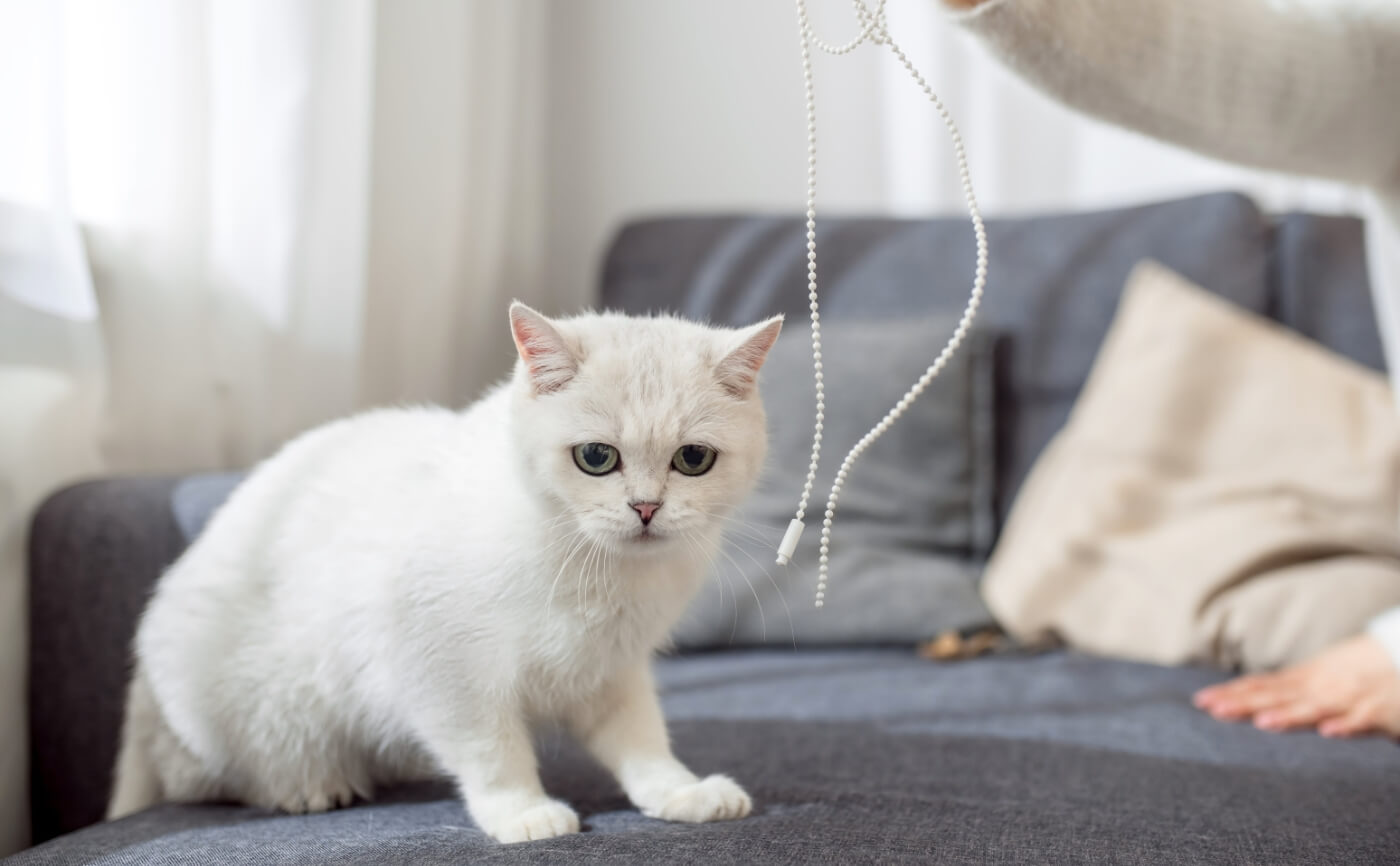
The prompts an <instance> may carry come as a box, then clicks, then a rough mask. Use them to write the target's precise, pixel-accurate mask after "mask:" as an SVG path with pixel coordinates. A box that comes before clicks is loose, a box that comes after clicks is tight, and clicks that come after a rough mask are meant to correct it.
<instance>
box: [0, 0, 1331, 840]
mask: <svg viewBox="0 0 1400 866" xmlns="http://www.w3.org/2000/svg"><path fill="white" fill-rule="evenodd" d="M811 5H812V8H813V13H814V21H815V24H816V26H817V29H818V30H819V31H820V33H821V35H823V36H825V37H826V38H828V39H831V40H837V39H840V40H844V39H845V38H848V36H849V35H850V34H852V33H853V32H854V19H853V17H852V15H851V12H850V9H849V6H848V5H847V4H846V3H845V2H844V0H812V2H811ZM890 30H891V32H892V34H894V36H895V38H896V39H898V40H899V41H900V42H901V44H902V45H903V46H904V47H905V49H906V50H907V51H908V52H909V54H910V56H911V57H912V58H913V59H914V60H915V62H916V63H917V64H918V65H919V66H920V67H921V68H922V69H923V71H924V72H925V74H926V75H927V77H928V78H929V80H930V81H931V82H932V83H933V85H934V87H935V89H936V90H938V91H939V93H940V94H941V96H942V97H943V99H944V101H945V102H946V103H947V105H948V107H949V109H950V110H951V111H952V113H953V115H954V117H955V118H957V120H958V121H959V123H960V124H961V126H962V130H963V135H964V138H965V140H966V143H967V146H968V150H969V157H970V160H971V166H972V172H973V177H974V180H975V182H976V186H977V190H978V193H979V195H980V197H981V199H982V204H983V210H984V212H985V213H988V214H993V213H1011V212H1023V211H1028V210H1049V209H1074V208H1089V207H1098V206H1104V205H1113V204H1123V203H1132V202H1137V201H1142V200H1145V199H1151V198H1163V197H1171V196H1179V195H1185V194H1188V193H1191V192H1196V191H1202V190H1208V189H1219V188H1226V187H1230V188H1237V189H1243V190H1246V191H1248V192H1251V193H1253V194H1254V195H1256V196H1257V197H1258V198H1259V199H1260V200H1261V202H1262V203H1264V204H1265V205H1266V206H1270V207H1275V208H1283V207H1309V208H1313V209H1319V210H1343V211H1344V210H1350V209H1353V208H1355V207H1356V206H1357V203H1358V200H1357V199H1356V198H1355V196H1354V195H1353V194H1352V193H1351V192H1349V191H1348V190H1345V189H1341V188H1337V187H1332V186H1329V185H1326V184H1320V183H1315V182H1302V181H1296V180H1291V179H1288V178H1282V177H1278V176H1271V175H1265V174H1259V173H1252V172H1245V171H1242V170H1239V169H1235V168H1231V167H1227V166H1223V165H1220V164H1217V163H1213V162H1210V161H1207V160H1204V159H1201V158H1198V157H1195V156H1193V155H1190V154H1187V153H1184V152H1181V151H1177V150H1173V149H1170V148H1167V147H1165V146H1162V145H1158V144H1154V143H1151V142H1148V141H1146V140H1144V139H1141V138H1138V137H1136V136H1133V135H1129V134H1127V133H1122V132H1118V131H1116V130H1112V129H1109V128H1106V127H1104V126H1102V125H1100V124H1097V123H1095V122H1091V121H1088V120H1085V119H1083V118H1080V117H1077V116H1075V115H1073V114H1071V113H1069V112H1068V111H1067V110H1065V109H1062V108H1060V107H1058V106H1056V105H1054V104H1052V103H1050V102H1049V101H1048V100H1046V99H1044V98H1042V97H1040V96H1039V95H1038V94H1036V93H1035V92H1033V91H1031V90H1030V89H1028V88H1027V87H1026V86H1025V85H1023V84H1021V83H1019V82H1018V81H1016V80H1015V79H1013V78H1012V77H1011V76H1010V74H1009V73H1007V72H1005V71H1004V70H1002V69H1001V68H1000V67H999V66H997V65H996V64H995V63H994V62H993V61H992V60H991V59H990V58H988V57H987V56H985V54H984V53H983V52H982V51H981V50H980V48H979V47H978V46H977V45H974V44H972V43H971V42H970V41H969V40H968V39H966V38H964V37H963V35H962V34H960V33H959V32H958V31H957V29H956V27H955V26H954V25H952V24H951V23H950V22H949V21H948V20H947V18H946V17H945V15H944V14H943V12H942V10H941V8H940V7H939V6H938V4H937V3H936V2H935V0H891V2H890ZM816 76H817V82H816V84H817V99H818V128H819V137H820V166H819V170H820V176H819V194H820V205H821V207H822V208H823V211H824V212H825V213H833V212H837V211H845V212H851V211H861V212H890V213H897V214H910V215H914V214H932V213H950V212H951V213H957V212H959V211H960V210H961V208H962V202H961V200H960V198H959V193H958V190H957V185H956V175H955V172H954V170H953V168H952V165H951V155H950V151H949V149H948V146H947V142H946V139H945V136H944V133H943V131H942V129H941V128H940V127H939V126H938V125H937V120H936V118H935V117H934V116H933V115H932V114H931V113H930V112H929V111H928V110H927V109H926V107H925V106H924V105H923V104H922V102H921V100H922V97H921V95H920V94H919V93H918V92H917V91H916V90H915V89H914V88H913V86H912V85H911V84H910V83H909V82H908V81H906V80H905V78H904V73H903V71H902V70H901V69H900V68H898V67H897V66H895V65H894V64H893V61H892V60H890V58H888V57H886V56H885V55H884V54H883V53H880V52H876V51H874V50H872V49H870V48H863V49H861V50H860V51H858V52H856V53H855V54H854V55H852V56H847V57H843V58H827V57H824V56H819V57H818V60H817V63H816ZM804 148H805V127H804V123H803V105H802V91H801V76H800V66H799V62H798V49H797V36H796V22H795V14H794V9H793V4H792V3H791V2H790V0H554V2H548V0H377V2H376V0H53V2H45V3H36V2H30V0H0V854H3V853H6V852H8V851H10V850H13V849H15V848H17V847H18V846H19V845H21V844H22V843H23V839H24V838H25V835H26V830H25V827H26V822H27V817H26V809H27V806H26V800H25V792H26V787H27V776H26V772H27V771H26V756H27V748H26V745H25V743H26V741H25V733H24V727H23V725H24V692H25V679H24V677H25V659H24V644H25V635H24V628H25V619H24V597H25V583H24V570H23V553H24V546H23V539H24V532H25V527H26V524H27V521H28V519H29V516H30V514H31V512H32V509H33V507H34V505H35V504H36V503H37V502H38V501H39V500H40V498H41V497H42V496H43V495H45V494H46V493H48V492H50V491H52V490H53V489H54V488H55V487H56V486H58V485H60V484H63V483H66V482H68V481H71V480H74V479H77V478H81V477H88V476H93V475H97V474H103V473H116V472H186V471H191V470H200V469H218V468H234V467H243V466H247V465H249V464H250V463H251V462H253V461H255V460H257V459H258V458H260V457H262V456H265V455H266V454H268V453H269V452H270V451H272V450H273V449H275V448H276V447H277V445H278V444H279V443H280V442H282V441H284V440H285V439H286V438H287V437H289V436H291V435H294V434H295V433H296V432H298V431H300V430H303V429H305V428H307V427H309V426H312V425H314V424H316V423H318V422H320V421H323V420H325V419H328V418H331V417H335V416H338V415H343V414H346V413H349V412H352V411H355V410H356V409H359V408H362V407H365V406H371V405H382V404H386V403H396V402H408V401H436V402H444V403H448V404H454V405H460V404H462V403H465V402H466V401H468V400H470V399H471V398H472V397H473V396H474V395H475V394H477V393H478V392H479V391H480V389H481V388H482V387H484V386H485V385H487V384H488V383H490V382H491V381H493V380H494V379H496V378H498V377H499V376H501V375H502V374H503V373H504V372H505V371H506V370H507V369H508V368H509V364H510V361H511V357H512V355H511V346H510V340H509V337H508V335H507V334H506V329H505V306H506V303H507V301H508V300H509V299H510V298H511V297H520V298H523V299H525V300H527V301H529V302H532V303H534V304H537V305H539V306H540V307H542V308H543V309H545V310H547V311H551V312H567V311H571V310H576V309H578V308H579V307H581V306H583V305H586V304H587V303H589V301H590V297H591V292H592V287H593V283H594V280H595V277H596V270H597V266H598V263H599V259H600V256H601V253H602V250H603V246H604V244H605V243H606V241H607V239H608V237H609V236H610V234H611V232H613V231H614V230H615V229H616V227H617V225H618V224H619V222H620V221H621V220H624V219H626V218H628V217H632V216H637V215H640V214H647V213H656V212H660V211H697V210H726V211H736V210H755V209H757V210H764V211H786V212H795V211H798V210H800V209H801V207H802V199H803V194H804V162H803V156H804ZM793 290H794V291H801V290H802V287H800V286H796V285H794V286H793ZM989 291H996V251H995V250H993V251H992V260H991V283H990V286H989ZM93 772H95V773H106V772H108V768H105V767H104V768H93Z"/></svg>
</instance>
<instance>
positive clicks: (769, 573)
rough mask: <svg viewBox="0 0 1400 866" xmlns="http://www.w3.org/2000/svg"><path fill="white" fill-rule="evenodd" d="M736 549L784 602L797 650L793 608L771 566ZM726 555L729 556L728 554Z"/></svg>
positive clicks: (794, 646) (794, 645)
mask: <svg viewBox="0 0 1400 866" xmlns="http://www.w3.org/2000/svg"><path fill="white" fill-rule="evenodd" d="M734 549H735V550H737V551H739V552H740V553H742V554H744V555H745V556H747V557H748V558H749V559H750V560H751V561H752V562H753V564H754V565H755V566H757V568H758V570H759V571H761V572H763V576H764V577H766V578H768V582H769V583H771V584H772V585H773V592H774V594H775V595H777V596H778V601H780V602H782V605H783V612H784V613H785V614H787V621H788V632H789V633H790V634H791V636H792V648H793V649H797V628H796V626H795V625H794V624H793V621H792V608H791V607H789V606H788V603H787V599H786V598H785V597H784V596H783V591H782V589H781V588H780V587H779V586H778V581H777V580H776V579H775V578H774V577H773V570H772V568H771V566H769V565H768V564H767V563H765V562H762V561H761V560H759V559H758V557H756V556H754V555H753V554H752V553H750V552H749V551H747V550H745V549H744V548H742V547H735V548H734ZM725 555H726V556H728V554H725Z"/></svg>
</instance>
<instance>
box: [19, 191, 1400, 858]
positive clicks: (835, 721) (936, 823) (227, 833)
mask: <svg viewBox="0 0 1400 866" xmlns="http://www.w3.org/2000/svg"><path fill="white" fill-rule="evenodd" d="M990 228H991V243H992V270H991V283H990V285H989V289H988V291H989V294H988V299H987V316H986V319H985V320H984V323H983V324H984V326H985V327H988V328H989V329H990V330H991V331H993V332H995V333H997V334H998V336H997V341H998V342H997V344H996V351H997V356H998V357H997V360H998V364H997V367H996V369H997V373H996V375H997V383H996V384H997V387H996V434H995V436H996V442H997V446H996V469H997V489H998V508H999V509H1000V510H1001V511H1003V512H1004V510H1005V508H1006V507H1008V506H1009V504H1010V496H1011V495H1012V493H1014V491H1015V489H1016V487H1017V485H1018V484H1019V482H1020V479H1021V477H1022V476H1023V474H1024V472H1025V471H1026V469H1028V468H1029V465H1030V462H1031V461H1033V460H1034V458H1035V456H1036V455H1037V454H1038V452H1039V449H1040V447H1041V446H1042V445H1043V444H1044V442H1045V441H1046V440H1047V439H1048V437H1049V436H1050V435H1051V434H1052V433H1053V432H1054V430H1055V429H1056V428H1057V427H1058V426H1059V424H1060V423H1061V422H1062V421H1063V418H1064V416H1065V414H1066V413H1067V412H1068V410H1069V407H1070V404H1071V403H1072V401H1073V399H1074V396H1075V395H1076V394H1077V392H1078V389H1079V386H1080V385H1081V384H1082V380H1083V377H1084V374H1085V372H1087V370H1088V368H1089V364H1090V362H1091V360H1092V358H1093V356H1094V354H1095V352H1096V351H1097V348H1098V344H1099V341H1100V340H1101V338H1102V335H1103V333H1104V331H1105V329H1106V328H1107V326H1108V323H1109V321H1110V319H1111V317H1112V314H1113V310H1114V307H1115V306H1116V303H1117V297H1118V292H1119V290H1120V289H1121V286H1122V283H1123V279H1124V277H1126V275H1127V273H1128V270H1129V269H1130V268H1131V267H1132V265H1133V264H1135V263H1136V262H1137V261H1138V260H1139V259H1141V258H1143V257H1146V256H1151V257H1154V258H1157V259H1159V260H1160V261H1162V262H1163V263H1165V264H1166V265H1168V266H1170V267H1172V268H1174V269H1176V270H1177V271H1179V272H1181V273H1182V274H1184V275H1185V276H1187V277H1188V278H1190V279H1192V280H1194V281H1196V282H1197V283H1199V284H1202V285H1204V286H1206V287H1208V288H1211V289H1213V290H1215V291H1217V292H1219V293H1221V294H1222V295H1225V296H1226V297H1228V298H1230V299H1232V300H1234V301H1235V302H1236V303H1240V304H1242V305H1244V306H1246V307H1248V308H1250V309H1254V310H1258V311H1261V312H1265V313H1266V314H1269V315H1272V316H1273V317H1275V318H1277V319H1279V320H1280V321H1282V322H1284V323H1285V324H1288V325H1290V326H1292V327H1294V328H1296V329H1298V330H1300V331H1301V332H1303V333H1304V334H1307V335H1309V336H1312V337H1314V338H1315V339H1318V340H1320V341H1322V342H1323V343H1325V344H1326V345H1328V346H1330V347H1332V348H1333V349H1336V350H1337V351H1340V352H1342V353H1343V354H1346V355H1348V356H1350V357H1353V358H1355V359H1357V360H1359V361H1361V362H1362V363H1366V364H1369V365H1371V366H1373V367H1379V365H1380V358H1381V355H1380V347H1379V342H1378V339H1377V336H1376V331H1375V325H1374V321H1373V319H1372V316H1371V309H1370V305H1369V301H1368V298H1367V295H1366V284H1365V275H1364V270H1363V266H1362V264H1361V261H1360V249H1361V247H1360V243H1361V241H1360V237H1361V234H1360V230H1359V225H1358V223H1357V222H1356V221H1354V220H1347V219H1340V218H1322V217H1311V216H1301V215H1290V216H1286V217H1284V218H1282V219H1280V220H1277V221H1273V220H1267V219H1265V218H1263V217H1262V216H1261V215H1260V214H1259V213H1258V212H1257V211H1256V210H1255V209H1254V207H1253V206H1252V205H1251V204H1250V203H1249V202H1248V201H1246V200H1244V199H1241V198H1239V197H1237V196H1229V195H1222V196H1207V197H1202V198H1197V199H1191V200H1187V201H1182V202H1169V203H1166V204H1162V205H1153V206H1148V207H1143V208H1134V209H1128V210H1124V211H1116V212H1110V213H1101V214H1085V215H1078V216H1068V217H1043V218H1035V219H1027V220H998V221H993V222H992V223H991V226H990ZM822 232H823V246H822V248H821V250H822V257H823V258H822V261H821V265H822V274H823V277H824V280H825V290H824V291H825V295H824V297H825V300H826V301H827V305H826V307H825V310H826V312H827V314H828V317H829V320H830V321H833V322H834V321H836V320H839V319H842V318H871V317H900V316H923V315H946V314H948V313H950V312H955V309H954V308H955V307H957V306H958V305H960V304H961V302H962V297H963V292H964V291H965V289H966V287H967V283H968V280H969V279H970V275H971V260H970V250H971V239H970V237H969V235H968V232H967V229H966V226H964V225H963V224H962V222H961V221H960V220H951V221H939V220H932V221H897V220H857V219H848V220H827V221H824V223H823V225H822ZM801 251H802V239H801V227H800V224H799V223H798V222H797V221H796V220H788V219H778V218H758V217H732V218H681V219H661V220H648V221H645V222H642V223H638V224H635V225H633V226H630V227H628V228H626V229H625V230H624V231H623V232H622V233H621V235H620V236H619V238H618V241H617V243H616V244H615V246H614V247H613V249H612V251H611V253H610V254H609V257H608V260H607V265H606V267H605V272H604V283H603V300H604V301H605V303H607V304H608V305H610V306H614V307H622V308H625V309H629V310H633V311H636V310H642V309H648V308H657V309H661V308H666V309H677V310H680V311H683V312H687V313H689V314H691V315H697V316H706V317H710V318H713V319H716V320H718V321H724V322H733V323H739V322H750V321H754V320H756V319H758V318H760V317H762V316H763V315H766V314H768V313H771V312H780V311H786V312H788V313H789V314H790V315H791V316H792V317H793V318H791V319H790V321H791V322H794V323H795V322H797V321H799V320H800V318H801V317H802V316H803V315H804V314H805V307H804V306H803V304H804V302H803V300H802V298H803V292H802V288H803V283H802V262H801ZM938 342H940V341H939V340H934V341H933V342H932V343H931V344H930V349H929V351H930V354H932V352H933V351H934V350H935V349H936V346H937V343H938ZM878 360H879V359H872V363H875V362H877V361H878ZM862 423H864V422H863V421H862ZM858 426H859V425H858ZM804 450H805V449H804ZM236 480H237V478H236V477H225V478H202V479H186V480H185V481H184V482H182V483H178V484H177V483H176V482H175V481H173V480H133V479H127V480H114V481H103V482H97V483H92V484H86V485H81V486H78V487H76V488H72V489H69V490H67V491H63V492H61V493H59V494H58V495H56V496H55V497H53V498H52V499H51V500H50V501H49V502H48V503H46V504H45V506H44V507H43V509H42V510H41V511H40V513H39V515H38V517H37V518H36V520H35V523H34V527H33V531H32V534H31V538H30V580H31V589H30V616H31V626H32V627H31V635H32V638H31V650H32V655H31V661H30V666H31V686H30V694H31V705H30V721H31V736H32V737H33V744H32V755H33V758H34V761H33V786H32V790H33V795H34V832H35V838H36V840H39V841H43V840H52V841H49V842H48V843H47V844H44V845H41V846H39V847H37V848H34V849H32V850H31V851H29V852H26V853H24V854H21V855H20V856H19V857H17V858H15V860H14V861H13V862H15V863H16V864H50V863H54V864H56V863H65V864H66V863H106V864H136V863H140V864H145V863H201V864H202V863H210V864H217V863H235V864H239V863H243V864H246V863H269V862H276V863H286V864H299V863H324V862H334V863H465V862H473V863H475V862H480V863H529V862H557V861H561V860H566V861H569V862H609V863H613V862H620V863H627V862H634V863H657V862H702V861H703V862H744V863H753V862H776V863H783V862H790V863H807V862H836V863H861V862H881V863H890V862H930V861H933V862H944V863H954V864H956V863H984V862H1002V863H1035V864H1041V863H1161V862H1182V863H1267V864H1288V863H1308V864H1312V863H1317V864H1320V863H1347V864H1364V863H1395V862H1400V824H1397V822H1396V821H1395V819H1394V816H1395V809H1396V806H1397V804H1400V765H1397V762H1398V761H1400V750H1397V749H1396V748H1395V747H1394V746H1392V745H1390V744H1387V743H1383V742H1380V741H1376V740H1365V741H1356V742H1334V741H1328V740H1323V739H1321V738H1319V737H1317V736H1316V735H1313V734H1293V735H1286V736H1278V735H1268V734H1262V733H1259V732H1256V731H1254V730H1252V729H1250V728H1247V727H1243V726H1232V725H1224V724H1217V723H1215V722H1212V721H1210V720H1209V719H1206V718H1204V717H1203V716H1201V715H1200V714H1198V713H1196V712H1195V711H1194V710H1193V709H1191V707H1190V706H1189V705H1188V696H1189V694H1190V692H1191V690H1192V689H1194V688H1196V687H1198V686H1200V685H1202V684H1204V683H1207V682H1210V681H1211V680H1212V679H1213V678H1214V676H1215V675H1213V674H1210V673H1207V672H1203V671H1196V670H1166V669H1159V668H1152V667H1145V666H1140V665H1129V664H1125V663H1119V662H1110V661H1102V660H1095V659H1087V658H1083V657H1078V656H1071V655H1050V656H1044V657H1035V658H1024V657H1011V656H1008V657H1002V658H995V659H988V660H983V661H978V662H973V663H967V664H963V665H955V666H938V665H934V664H931V663H927V662H922V661H920V660H918V659H915V658H913V657H912V656H911V654H910V653H909V652H908V651H907V650H896V651H873V650H858V649H844V650H840V651H829V652H819V651H812V650H804V651H801V652H792V651H787V652H780V651H776V650H767V651H747V652H728V653H715V654H703V655H691V656H686V657H682V658H677V659H673V660H668V661H666V662H664V663H663V664H662V665H661V673H660V679H661V681H662V683H663V685H664V688H665V701H666V704H667V709H668V712H669V714H670V716H671V718H672V719H673V720H674V724H673V729H674V736H675V741H676V745H677V748H678V750H679V752H680V753H681V755H682V756H684V757H685V758H686V759H687V760H689V761H691V762H692V763H693V764H694V765H695V766H696V768H697V769H700V770H703V771H714V770H723V771H726V772H732V773H734V774H735V775H736V776H737V777H738V778H739V779H740V780H741V781H743V782H744V783H745V784H746V785H747V786H748V787H749V789H750V791H751V792H752V793H753V794H754V796H755V799H756V802H757V804H758V812H757V814H756V815H755V816H754V817H752V818H750V819H748V820H745V821H740V822H735V823H729V824H720V825H707V826H700V827H688V826H675V825H665V824H661V823H659V822H655V821H651V820H648V819H645V818H642V817H640V816H639V815H637V814H636V812H634V811H633V810H631V809H630V808H628V806H627V804H626V802H625V800H623V799H622V797H621V796H620V795H619V793H618V792H617V789H616V787H615V786H614V785H613V784H612V783H611V782H609V781H608V780H606V779H605V778H604V777H602V776H601V774H600V772H599V770H598V769H597V768H596V767H594V766H592V765H591V764H590V763H589V762H587V761H585V760H583V759H582V758H580V757H579V755H578V754H577V752H576V751H575V750H574V749H572V748H570V747H568V746H567V745H566V744H562V743H559V742H557V741H550V742H547V743H546V744H545V749H544V750H543V753H542V754H543V763H544V769H545V775H546V780H547V784H548V786H549V787H550V789H551V790H553V791H555V792H557V793H558V794H560V795H562V796H567V797H568V798H569V799H570V800H571V801H572V802H574V803H575V804H576V805H577V806H578V807H579V808H580V810H581V812H582V813H583V814H584V817H585V823H586V824H587V826H588V828H589V832H587V833H584V834H581V835H579V836H576V837H570V838H566V839H560V840H553V841H548V842H543V843H537V844H530V845H523V846H517V847H511V848H502V847H497V846H492V845H489V844H487V843H486V842H485V840H484V839H483V838H482V837H481V835H480V834H479V833H477V832H476V831H475V830H474V829H473V828H472V826H471V823H470V821H469V820H468V819H467V818H466V816H465V814H464V813H463V811H462V810H461V807H460V805H459V804H458V803H456V802H455V800H454V799H453V798H452V797H451V796H450V791H448V790H446V789H444V788H443V787H442V786H436V787H435V786H427V787H418V788H412V789H406V790H403V791H397V792H391V793H389V794H387V795H386V796H385V797H383V798H381V799H380V801H379V802H377V803H376V804H374V805H372V806H365V805H361V806H357V807H356V808H353V809H350V810H347V811H342V812H337V813H332V814H328V815H321V816H314V817H287V816H277V815H272V814H269V813H265V812H258V811H256V810H251V809H245V808H241V807H236V806H222V805H200V806H162V807H158V808H156V809H152V810H150V811H148V812H145V813H143V814H140V815H135V816H132V817H131V818H129V819H127V820H125V821H121V822H117V823H114V824H92V822H93V821H95V820H97V818H98V817H99V816H100V815H101V813H102V808H103V802H104V800H105V798H106V790H107V787H108V782H109V779H108V768H110V767H111V766H112V762H113V759H114V756H115V751H116V739H117V727H118V722H119V719H120V706H121V699H122V694H121V693H122V688H123V682H124V679H125V666H126V652H127V650H126V646H127V643H128V642H129V640H130V637H131V634H132V632H133V631H134V629H135V623H136V618H137V616H138V613H139V611H140V608H141V605H142V602H143V601H144V599H145V597H146V594H147V593H148V591H149V588H150V586H151V584H152V582H153V581H154V580H155V579H156V577H157V575H158V574H159V572H160V570H161V569H162V567H163V566H164V565H165V564H166V563H168V562H170V561H171V560H173V558H174V557H175V556H176V555H178V552H179V550H180V549H181V548H182V547H183V545H184V544H185V542H186V539H187V538H188V537H189V536H191V535H193V534H194V533H196V532H197V531H198V530H199V528H200V526H201V525H202V523H203V520H204V519H205V518H206V516H207V514H208V512H209V509H210V508H211V507H212V505H213V503H216V502H218V501H221V500H222V498H223V497H224V496H225V495H226V494H227V492H228V490H229V489H230V488H231V485H232V484H233V483H236ZM840 526H841V523H839V522H838V528H839V527H840ZM931 529H932V528H931ZM836 591H837V587H836V586H835V585H833V593H835V592H836ZM88 825H91V826H88ZM84 827H85V828H86V829H80V828H84ZM72 831H77V832H72ZM65 833H66V834H68V835H63V836H60V837H59V838H56V839H55V838H53V837H55V836H59V834H65Z"/></svg>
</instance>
